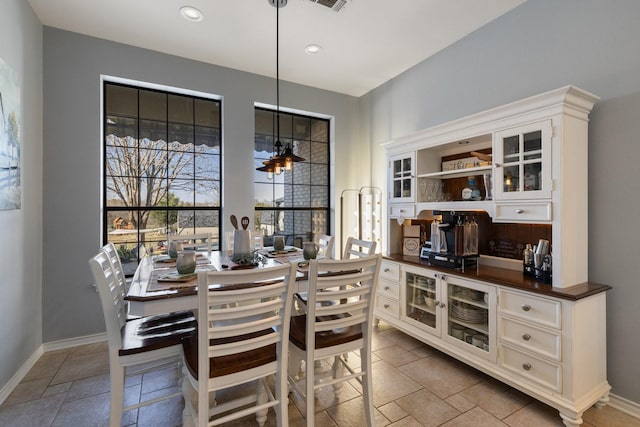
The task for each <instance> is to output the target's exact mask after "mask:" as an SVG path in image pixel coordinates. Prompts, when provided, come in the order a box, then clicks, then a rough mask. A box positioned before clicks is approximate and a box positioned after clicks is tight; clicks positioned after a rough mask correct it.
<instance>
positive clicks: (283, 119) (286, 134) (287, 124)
mask: <svg viewBox="0 0 640 427" xmlns="http://www.w3.org/2000/svg"><path fill="white" fill-rule="evenodd" d="M276 115H277V114H276ZM275 135H276V136H277V135H278V129H277V128H276V129H275ZM292 136H293V118H292V117H291V115H289V114H285V113H280V139H282V138H289V139H291V137H292Z"/></svg>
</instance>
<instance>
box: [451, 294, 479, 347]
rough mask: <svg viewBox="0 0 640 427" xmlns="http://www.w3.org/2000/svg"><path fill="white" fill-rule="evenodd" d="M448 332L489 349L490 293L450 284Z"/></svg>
mask: <svg viewBox="0 0 640 427" xmlns="http://www.w3.org/2000/svg"><path fill="white" fill-rule="evenodd" d="M447 299H448V304H447V305H448V307H449V314H448V316H449V317H448V324H449V330H448V334H449V335H450V336H451V337H453V338H456V339H459V340H461V341H464V342H466V343H467V344H469V345H472V346H475V347H478V348H479V349H481V350H484V351H486V352H488V351H489V335H488V334H489V332H488V331H489V306H488V304H487V303H488V301H489V294H488V293H486V292H482V291H478V290H475V289H470V288H466V287H464V286H457V285H453V284H448V286H447Z"/></svg>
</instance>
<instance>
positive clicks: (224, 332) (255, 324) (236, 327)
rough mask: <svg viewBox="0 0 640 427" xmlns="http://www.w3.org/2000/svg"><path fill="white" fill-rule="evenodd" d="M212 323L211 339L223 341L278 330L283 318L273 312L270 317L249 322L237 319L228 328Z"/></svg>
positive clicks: (210, 329)
mask: <svg viewBox="0 0 640 427" xmlns="http://www.w3.org/2000/svg"><path fill="white" fill-rule="evenodd" d="M211 323H212V324H211V325H210V328H209V339H222V338H228V337H236V336H239V335H245V334H251V333H253V332H260V331H265V330H268V329H270V328H271V329H272V328H277V327H279V326H280V324H281V323H282V318H281V317H280V316H279V315H278V314H277V312H272V315H271V316H270V317H261V318H258V319H256V320H253V321H247V322H245V321H239V319H236V321H235V322H233V324H231V325H226V326H225V325H221V324H220V323H219V322H211Z"/></svg>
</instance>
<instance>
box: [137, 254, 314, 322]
mask: <svg viewBox="0 0 640 427" xmlns="http://www.w3.org/2000/svg"><path fill="white" fill-rule="evenodd" d="M258 253H259V254H260V255H261V261H262V262H258V263H256V265H244V264H236V263H234V262H233V260H232V258H233V257H232V253H231V251H210V252H207V251H203V252H197V253H196V271H195V274H190V275H181V274H178V272H177V270H176V260H175V259H172V258H170V257H169V256H168V255H155V256H154V255H147V256H144V257H142V258H141V259H140V263H139V264H138V267H137V268H136V271H135V274H134V275H133V279H132V280H131V284H130V286H129V289H128V291H127V294H126V295H125V300H126V301H127V303H128V306H129V312H128V314H129V315H130V316H150V315H157V314H163V313H171V312H174V311H180V310H193V309H196V308H197V307H198V289H197V282H198V280H197V273H198V272H199V271H207V270H214V271H226V270H229V271H234V270H241V269H245V268H264V267H269V266H274V265H280V264H283V263H289V262H298V263H299V264H298V265H299V267H298V272H297V277H296V292H301V291H305V290H306V285H307V271H306V270H307V269H308V263H306V265H305V260H304V258H303V254H302V249H300V248H296V247H292V246H291V247H286V248H285V250H282V251H275V250H274V249H273V248H272V247H265V248H263V249H261V250H259V251H258Z"/></svg>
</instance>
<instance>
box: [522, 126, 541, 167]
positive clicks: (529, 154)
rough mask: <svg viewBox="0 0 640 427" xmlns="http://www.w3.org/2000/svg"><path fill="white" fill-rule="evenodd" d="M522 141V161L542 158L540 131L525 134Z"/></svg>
mask: <svg viewBox="0 0 640 427" xmlns="http://www.w3.org/2000/svg"><path fill="white" fill-rule="evenodd" d="M522 139H523V141H524V149H523V155H524V160H533V159H540V158H542V131H539V130H538V131H535V132H529V133H525V134H524V135H523V136H522Z"/></svg>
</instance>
